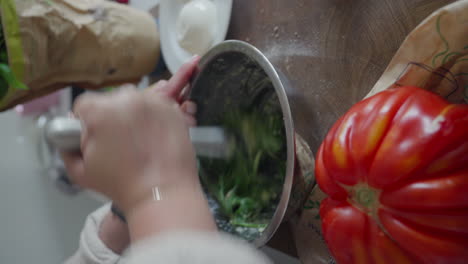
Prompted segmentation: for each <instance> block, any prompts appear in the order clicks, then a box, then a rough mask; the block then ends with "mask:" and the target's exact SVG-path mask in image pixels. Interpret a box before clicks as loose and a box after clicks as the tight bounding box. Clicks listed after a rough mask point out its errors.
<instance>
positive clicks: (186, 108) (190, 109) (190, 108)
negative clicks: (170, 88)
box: [181, 101, 198, 116]
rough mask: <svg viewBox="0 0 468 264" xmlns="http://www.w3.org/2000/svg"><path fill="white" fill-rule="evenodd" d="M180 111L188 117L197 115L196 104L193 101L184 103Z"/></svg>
mask: <svg viewBox="0 0 468 264" xmlns="http://www.w3.org/2000/svg"><path fill="white" fill-rule="evenodd" d="M181 109H182V111H183V112H184V113H186V114H188V115H192V116H193V115H195V114H196V113H197V110H198V109H197V104H196V103H195V102H193V101H185V102H184V103H183V104H182V106H181Z"/></svg>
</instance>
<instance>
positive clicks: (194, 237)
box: [124, 232, 272, 264]
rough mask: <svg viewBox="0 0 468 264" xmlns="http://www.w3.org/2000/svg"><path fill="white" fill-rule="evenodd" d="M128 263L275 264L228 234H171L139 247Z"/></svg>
mask: <svg viewBox="0 0 468 264" xmlns="http://www.w3.org/2000/svg"><path fill="white" fill-rule="evenodd" d="M124 263H125V264H159V263H164V264H218V263H223V264H271V263H272V262H271V261H270V260H269V259H268V258H267V257H266V256H265V255H263V254H262V253H261V252H260V251H258V250H257V249H255V248H254V247H252V246H251V245H249V244H248V243H245V242H244V241H240V240H237V239H234V238H232V237H230V236H227V235H218V234H212V233H199V232H177V233H167V234H164V235H160V236H157V237H154V238H152V239H149V240H146V241H143V242H141V243H138V244H137V245H135V246H134V247H133V248H132V249H131V250H130V251H129V252H128V254H127V256H126V258H125V261H124Z"/></svg>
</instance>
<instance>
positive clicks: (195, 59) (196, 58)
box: [190, 54, 200, 62]
mask: <svg viewBox="0 0 468 264" xmlns="http://www.w3.org/2000/svg"><path fill="white" fill-rule="evenodd" d="M199 59H200V56H199V55H197V54H195V55H193V56H192V58H191V59H190V62H194V61H197V60H199Z"/></svg>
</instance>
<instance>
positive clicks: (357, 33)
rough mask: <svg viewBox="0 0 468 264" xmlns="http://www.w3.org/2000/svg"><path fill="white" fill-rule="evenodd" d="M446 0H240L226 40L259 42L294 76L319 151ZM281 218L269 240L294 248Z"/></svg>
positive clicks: (307, 131)
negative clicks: (337, 123) (410, 36)
mask: <svg viewBox="0 0 468 264" xmlns="http://www.w3.org/2000/svg"><path fill="white" fill-rule="evenodd" d="M451 2H453V1H443V0H372V1H369V0H235V1H234V6H233V12H232V18H231V25H230V28H229V33H228V39H239V40H244V41H247V42H249V43H251V44H253V45H255V46H256V47H258V48H259V49H260V50H261V51H262V52H263V53H264V54H265V55H266V56H267V57H268V58H269V59H270V61H271V62H272V63H273V64H274V65H275V67H276V69H277V70H278V71H280V72H282V73H283V74H284V75H285V76H287V78H288V79H289V82H290V87H289V88H287V94H288V98H289V101H290V104H291V109H292V114H293V119H294V125H295V128H296V131H297V132H298V133H299V134H300V135H301V136H302V137H303V138H305V140H306V141H307V142H308V144H309V145H310V147H311V149H312V151H313V152H314V154H315V153H316V151H317V149H318V147H319V146H320V143H321V142H322V140H323V139H324V138H325V136H326V133H327V131H328V130H329V129H330V127H331V126H332V125H333V123H334V122H335V121H336V120H337V119H338V118H339V117H340V116H341V115H343V114H344V113H345V112H346V111H347V110H348V109H349V108H350V107H351V106H352V105H353V104H354V103H356V102H358V101H360V100H361V99H362V98H363V97H364V96H365V95H366V94H367V93H368V92H369V91H370V89H371V88H372V86H373V85H374V84H375V82H376V81H377V80H378V78H379V77H380V75H381V74H382V73H383V71H384V70H385V68H386V66H387V65H388V63H389V62H390V60H391V58H392V57H393V55H394V54H395V52H396V51H397V49H398V48H399V46H400V44H401V43H402V42H403V40H404V38H405V37H406V35H408V34H409V33H410V32H411V30H412V29H414V28H415V27H416V26H417V25H418V24H419V23H420V22H421V21H422V20H423V19H424V18H426V17H427V16H428V15H430V14H431V13H432V12H434V11H435V10H436V9H438V8H440V7H442V6H444V5H447V4H449V3H451ZM288 229H289V228H288V224H283V225H282V227H281V228H280V230H279V231H278V232H277V234H276V235H275V237H274V238H273V239H272V241H271V242H270V243H269V245H270V246H272V247H274V248H277V249H279V250H281V251H283V252H285V253H287V254H290V255H293V256H295V255H296V252H295V250H294V248H295V247H294V240H293V239H292V237H291V232H289V230H288Z"/></svg>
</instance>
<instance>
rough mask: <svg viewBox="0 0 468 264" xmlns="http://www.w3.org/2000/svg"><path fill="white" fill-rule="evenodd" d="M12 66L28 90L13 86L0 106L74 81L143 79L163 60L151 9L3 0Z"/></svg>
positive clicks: (66, 0)
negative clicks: (158, 61)
mask: <svg viewBox="0 0 468 264" xmlns="http://www.w3.org/2000/svg"><path fill="white" fill-rule="evenodd" d="M0 6H1V8H2V9H1V13H2V22H3V28H4V32H5V35H6V38H7V40H6V43H7V49H8V54H9V62H10V67H11V68H12V70H13V72H14V73H15V75H16V77H17V78H18V79H20V80H21V81H22V82H23V83H25V84H26V85H27V86H28V87H29V89H28V90H26V91H22V90H14V89H11V88H10V89H9V92H8V94H7V96H6V97H5V98H3V99H2V100H1V101H0V110H4V109H7V108H10V107H12V106H14V105H16V104H19V103H22V102H25V101H27V100H30V99H33V98H35V97H38V96H41V95H44V94H47V93H50V92H52V91H55V90H57V89H60V88H63V87H65V86H67V85H70V84H77V85H81V86H85V87H86V88H98V87H102V86H107V85H113V84H118V83H125V82H135V81H138V80H139V79H140V78H141V77H142V76H143V75H145V74H147V73H149V72H151V70H152V69H153V68H154V66H155V64H156V62H157V60H158V58H159V55H160V54H159V34H158V31H157V26H156V23H155V21H154V19H153V17H151V15H150V14H149V13H145V12H143V11H139V10H136V9H133V8H130V7H128V6H125V5H120V4H116V3H113V2H110V1H104V0H2V1H1V5H0Z"/></svg>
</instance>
